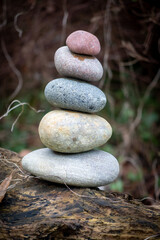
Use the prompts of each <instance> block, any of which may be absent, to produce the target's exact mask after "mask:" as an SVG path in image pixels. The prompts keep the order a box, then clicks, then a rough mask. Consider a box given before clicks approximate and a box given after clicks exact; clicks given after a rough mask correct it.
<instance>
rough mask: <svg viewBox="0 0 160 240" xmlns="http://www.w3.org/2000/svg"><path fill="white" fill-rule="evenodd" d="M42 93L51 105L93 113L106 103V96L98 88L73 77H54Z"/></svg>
mask: <svg viewBox="0 0 160 240" xmlns="http://www.w3.org/2000/svg"><path fill="white" fill-rule="evenodd" d="M44 93H45V96H46V99H47V101H48V102H49V103H50V104H51V105H53V106H55V107H60V108H64V109H71V110H76V111H81V112H89V113H93V112H98V111H100V110H101V109H103V108H104V106H105V104H106V96H105V94H104V93H103V92H102V91H101V90H100V89H99V88H97V87H95V86H93V85H91V84H89V83H86V82H84V81H78V80H75V79H67V78H58V79H55V80H53V81H51V82H49V83H48V84H47V86H46V88H45V91H44Z"/></svg>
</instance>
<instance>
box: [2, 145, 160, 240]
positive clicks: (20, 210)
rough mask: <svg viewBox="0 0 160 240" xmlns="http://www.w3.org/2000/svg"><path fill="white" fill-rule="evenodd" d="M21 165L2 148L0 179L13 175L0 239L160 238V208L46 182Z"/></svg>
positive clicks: (97, 191)
mask: <svg viewBox="0 0 160 240" xmlns="http://www.w3.org/2000/svg"><path fill="white" fill-rule="evenodd" d="M20 162H21V158H20V157H19V155H18V154H16V153H14V152H11V151H9V150H6V149H2V148H1V149H0V181H2V180H4V179H5V178H6V177H7V176H9V175H10V174H11V173H12V175H13V179H12V182H11V186H10V188H9V189H8V191H7V193H6V195H5V197H4V199H3V200H2V202H1V203H0V239H7V240H9V239H16V240H17V239H109V240H112V239H114V240H115V239H120V240H121V239H123V240H124V239H125V240H126V239H127V240H130V239H132V240H134V239H135V240H137V239H146V238H148V237H150V236H152V239H160V237H159V238H153V236H157V237H158V236H160V234H159V233H160V206H158V205H155V206H145V205H143V204H142V203H141V202H140V201H138V200H135V199H134V198H132V197H131V196H130V195H128V194H117V193H107V192H105V191H100V190H98V189H93V188H92V189H89V188H75V187H71V189H69V188H67V186H66V185H65V184H64V185H58V184H53V183H50V182H47V181H42V180H40V179H37V178H35V177H31V176H27V175H26V173H24V172H22V171H23V169H22V168H21V163H20Z"/></svg>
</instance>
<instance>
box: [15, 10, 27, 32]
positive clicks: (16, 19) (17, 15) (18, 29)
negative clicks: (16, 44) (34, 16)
mask: <svg viewBox="0 0 160 240" xmlns="http://www.w3.org/2000/svg"><path fill="white" fill-rule="evenodd" d="M23 14H25V12H20V13H17V14H16V16H15V17H14V27H15V29H16V31H17V32H18V36H19V37H22V34H23V31H22V30H21V29H20V28H19V27H18V24H17V21H18V17H19V16H21V15H23Z"/></svg>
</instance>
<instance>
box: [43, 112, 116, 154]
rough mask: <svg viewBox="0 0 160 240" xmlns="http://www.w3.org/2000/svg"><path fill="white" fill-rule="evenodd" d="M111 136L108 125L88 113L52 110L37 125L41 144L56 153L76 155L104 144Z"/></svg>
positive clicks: (102, 119)
mask: <svg viewBox="0 0 160 240" xmlns="http://www.w3.org/2000/svg"><path fill="white" fill-rule="evenodd" d="M111 135H112V128H111V126H110V124H109V123H108V122H107V121H106V120H105V119H104V118H102V117H99V116H97V115H94V114H89V113H80V112H72V111H65V110H54V111H51V112H49V113H47V114H46V115H45V116H44V117H43V118H42V120H41V122H40V124H39V136H40V139H41V141H42V143H43V144H44V145H45V146H46V147H48V148H51V149H52V150H54V151H57V152H64V153H76V152H84V151H88V150H91V149H93V148H96V147H99V146H101V145H103V144H105V143H106V142H107V141H108V139H109V138H110V137H111Z"/></svg>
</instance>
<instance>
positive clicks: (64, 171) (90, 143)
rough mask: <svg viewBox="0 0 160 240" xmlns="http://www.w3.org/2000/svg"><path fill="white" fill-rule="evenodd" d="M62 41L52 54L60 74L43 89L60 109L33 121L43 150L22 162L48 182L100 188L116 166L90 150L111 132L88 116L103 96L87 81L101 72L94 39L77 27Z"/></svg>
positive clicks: (112, 177)
mask: <svg viewBox="0 0 160 240" xmlns="http://www.w3.org/2000/svg"><path fill="white" fill-rule="evenodd" d="M66 45H67V46H63V47H60V48H59V49H58V50H57V51H56V53H55V57H54V62H55V66H56V69H57V71H58V73H59V74H60V75H62V76H63V77H61V78H58V79H54V80H52V81H50V82H49V83H48V84H47V86H46V88H45V97H46V99H47V101H48V102H49V103H50V104H51V105H53V106H54V107H58V108H60V110H53V111H51V112H49V113H47V114H46V115H45V116H44V117H43V118H42V120H41V122H40V125H39V135H40V139H41V141H42V143H43V144H44V145H45V146H46V147H47V148H42V149H39V150H35V151H33V152H31V153H29V154H27V155H26V156H25V157H24V158H23V159H22V166H23V168H24V169H25V170H27V171H29V172H30V173H32V174H33V175H35V176H38V177H40V178H41V179H45V180H48V181H51V182H56V183H62V184H63V183H65V184H68V185H72V186H78V187H99V186H104V185H106V184H108V183H111V182H112V181H114V180H115V179H116V178H117V176H118V173H119V164H118V161H117V160H116V158H115V157H114V156H112V155H111V154H110V153H107V152H104V151H101V150H97V149H95V148H97V147H99V146H101V145H103V144H105V143H106V142H107V141H108V139H109V138H110V137H111V134H112V128H111V126H110V124H109V123H108V122H107V121H106V120H105V119H103V118H102V117H100V116H97V115H95V114H93V113H95V112H98V111H100V110H102V109H103V108H104V106H105V104H106V96H105V94H104V93H103V92H102V91H101V90H100V89H99V88H97V87H95V86H94V85H91V84H90V83H88V82H90V81H99V80H100V79H101V78H102V75H103V68H102V65H101V63H100V62H99V61H98V59H97V58H96V57H95V55H97V54H98V53H99V52H100V43H99V40H98V39H97V37H96V36H94V35H93V34H91V33H89V32H86V31H81V30H79V31H75V32H73V33H72V34H70V35H69V36H68V38H67V40H66ZM86 81H87V82H86ZM62 109H63V110H62Z"/></svg>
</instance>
